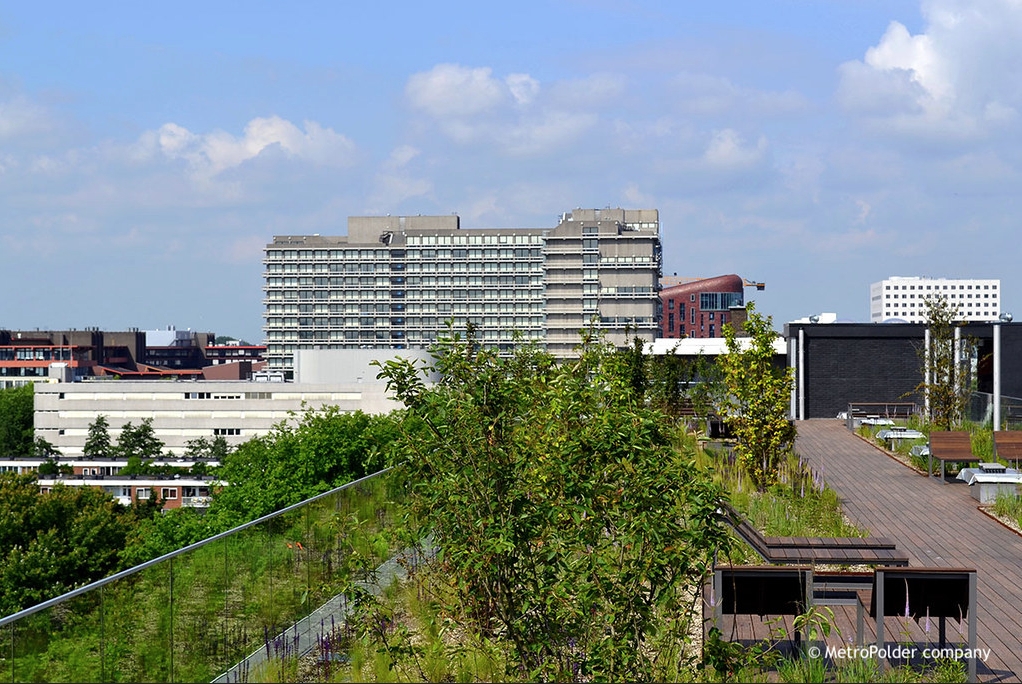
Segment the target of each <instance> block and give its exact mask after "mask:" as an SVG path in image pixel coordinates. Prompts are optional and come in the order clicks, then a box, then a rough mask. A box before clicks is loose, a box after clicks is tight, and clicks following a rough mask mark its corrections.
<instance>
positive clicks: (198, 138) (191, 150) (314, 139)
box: [136, 116, 355, 177]
mask: <svg viewBox="0 0 1022 684" xmlns="http://www.w3.org/2000/svg"><path fill="white" fill-rule="evenodd" d="M304 126H305V130H304V131H303V130H302V129H300V128H298V127H297V126H296V125H294V124H293V123H291V122H290V121H287V120H286V119H282V118H280V117H278V116H271V117H268V118H257V119H252V120H251V121H249V123H248V125H247V126H245V133H244V135H242V136H240V137H236V136H233V135H231V134H230V133H227V132H225V131H213V132H212V133H207V134H203V135H199V134H196V133H192V132H191V131H189V130H188V129H186V128H184V127H182V126H179V125H177V124H175V123H167V124H164V125H163V126H161V127H160V129H159V130H158V131H155V132H152V131H150V132H147V133H145V134H143V135H142V136H141V138H140V139H139V143H138V145H137V146H136V150H137V154H136V157H137V158H145V157H147V156H149V155H148V154H147V152H152V151H153V150H156V151H159V152H160V153H161V154H163V155H164V156H165V157H167V158H170V159H184V160H186V161H187V162H188V163H189V164H190V165H191V167H192V168H193V170H194V171H195V172H196V173H197V174H198V175H200V176H203V177H209V176H215V175H217V174H219V173H221V172H222V171H225V170H226V169H230V168H234V167H237V166H240V165H241V164H243V163H244V162H246V161H248V160H249V159H253V158H255V157H257V156H259V155H260V154H261V153H262V152H263V151H264V150H267V149H269V148H272V147H274V146H277V147H279V148H280V149H281V150H282V151H283V152H284V153H285V154H286V155H287V156H288V157H293V158H296V159H301V160H304V161H308V162H312V163H314V164H321V165H324V166H347V165H349V164H350V163H351V161H352V155H353V153H354V150H355V145H354V143H352V142H351V140H349V139H348V138H346V137H345V136H343V135H341V134H339V133H336V132H334V131H333V130H332V129H330V128H324V127H323V126H321V125H320V124H318V123H316V122H315V121H306V122H305V124H304Z"/></svg>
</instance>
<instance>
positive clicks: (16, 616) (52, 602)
mask: <svg viewBox="0 0 1022 684" xmlns="http://www.w3.org/2000/svg"><path fill="white" fill-rule="evenodd" d="M391 470H394V466H391V467H389V468H384V469H383V470H378V471H376V472H375V473H373V474H371V475H366V476H365V477H361V478H359V479H357V480H352V481H351V482H349V483H347V484H343V485H341V486H340V487H336V488H334V489H331V490H330V491H328V492H323V493H322V494H317V495H316V496H314V497H312V498H309V499H306V500H305V501H300V502H298V503H296V504H292V505H290V506H288V507H287V508H282V509H280V510H279V511H274V512H273V513H268V514H266V515H264V516H263V517H261V518H256V519H255V520H252V521H249V522H247V523H245V524H243V525H238V526H237V527H232V528H231V529H229V530H227V531H226V532H220V533H219V534H215V535H213V536H212V537H209V538H208V539H203V540H202V541H198V542H195V543H194V544H191V545H189V546H185V547H183V548H180V549H178V550H177V551H171V552H170V553H165V554H163V555H162V556H160V557H159V558H154V559H152V560H149V561H146V562H145V563H142V564H140V565H136V566H134V567H131V568H128V569H127V570H121V571H120V572H118V573H115V574H113V575H110V576H109V577H104V578H103V579H100V580H96V581H95V582H92V583H90V584H86V585H85V586H84V587H79V588H77V589H73V590H71V591H69V592H67V593H66V594H61V595H60V596H57V597H55V598H51V599H49V600H47V601H43V602H42V603H38V604H36V605H34V606H32V607H30V608H25V609H24V610H19V611H18V612H17V613H12V614H11V615H8V616H7V617H5V618H0V627H3V626H5V625H8V624H10V623H12V622H17V621H18V620H20V619H21V618H24V617H28V616H29V615H33V614H35V613H38V612H40V611H43V610H46V609H47V608H52V607H53V606H56V605H59V604H61V603H63V602H64V601H68V600H70V599H73V598H75V597H78V596H81V595H82V594H85V593H88V592H90V591H92V590H93V589H99V588H100V587H102V586H104V585H107V584H110V583H111V582H116V581H117V580H119V579H123V578H125V577H128V576H130V575H134V574H135V573H137V572H141V571H143V570H148V569H149V568H151V567H153V566H156V565H159V564H160V563H162V562H164V561H168V560H171V559H173V558H174V557H176V556H180V555H182V554H184V553H187V552H189V551H194V550H195V549H198V548H199V547H202V546H205V545H206V544H212V543H213V542H215V541H219V540H221V539H224V538H226V537H230V536H232V535H234V534H237V533H238V532H241V531H242V530H246V529H248V528H250V527H253V526H255V525H258V524H260V523H263V522H266V521H267V520H271V519H273V518H276V517H277V516H280V515H284V514H285V513H290V512H291V511H294V510H297V509H299V508H302V507H303V506H307V505H308V504H310V503H312V502H314V501H318V500H319V499H322V498H324V497H327V496H330V495H331V494H336V493H338V492H340V491H342V490H344V489H347V488H348V487H354V486H355V485H358V484H361V483H363V482H366V481H367V480H371V479H373V478H374V477H379V476H380V475H384V474H385V473H388V472H390V471H391Z"/></svg>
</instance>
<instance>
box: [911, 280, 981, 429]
mask: <svg viewBox="0 0 1022 684" xmlns="http://www.w3.org/2000/svg"><path fill="white" fill-rule="evenodd" d="M923 307H924V312H925V316H926V326H927V328H928V329H929V331H930V343H929V346H928V347H927V346H924V348H922V349H921V350H920V361H921V365H922V369H921V374H922V376H923V380H922V382H920V383H919V385H918V386H917V387H916V389H917V391H920V392H922V393H923V394H924V395H926V397H927V401H928V402H929V409H930V411H929V415H928V416H927V419H928V420H929V421H930V422H931V423H932V424H933V425H934V426H935V427H937V428H939V429H941V430H957V429H958V428H959V427H960V426H961V424H962V420H963V418H964V417H965V409H966V407H967V406H968V402H969V395H970V393H971V392H972V385H971V382H969V381H966V379H965V368H964V367H963V365H962V363H961V361H960V360H959V350H956V349H955V327H956V326H957V325H958V324H957V322H956V320H955V317H956V314H957V313H958V307H957V305H955V304H953V303H952V302H951V301H950V300H948V299H945V298H944V297H928V298H926V299H924V300H923ZM962 344H963V345H972V344H973V342H972V341H969V340H962Z"/></svg>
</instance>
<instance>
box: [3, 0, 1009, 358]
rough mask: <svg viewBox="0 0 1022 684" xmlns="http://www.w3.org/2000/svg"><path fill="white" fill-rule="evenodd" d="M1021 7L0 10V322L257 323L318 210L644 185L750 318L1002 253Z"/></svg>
mask: <svg viewBox="0 0 1022 684" xmlns="http://www.w3.org/2000/svg"><path fill="white" fill-rule="evenodd" d="M1020 36H1022V6H1018V5H1017V4H1015V3H1011V2H1008V1H1007V0H983V1H980V2H964V1H962V0H926V1H924V2H907V1H903V0H894V1H884V2H881V1H880V0H856V1H854V2H853V1H852V0H847V1H843V0H835V1H834V2H828V3H799V2H788V1H783V2H782V1H777V2H772V3H754V2H748V1H745V2H728V3H713V4H705V3H704V4H689V3H669V2H644V3H606V2H603V1H601V0H591V1H585V0H577V1H564V2H525V3H518V4H516V5H515V6H513V7H510V6H509V7H489V6H480V5H477V4H472V3H440V4H437V5H429V6H420V5H418V4H412V3H408V4H400V5H396V6H395V5H389V6H386V7H381V8H374V7H368V6H366V7H346V6H342V5H337V4H333V3H322V2H310V3H307V4H304V5H302V6H301V7H300V8H294V7H283V6H277V5H274V4H271V3H246V4H244V5H242V4H227V3H219V4H216V5H212V6H210V5H205V4H203V5H200V4H198V3H194V2H185V3H180V4H178V5H175V6H174V8H173V9H167V8H157V7H155V6H152V7H150V6H137V7H130V6H129V7H125V6H117V5H113V4H112V3H100V4H99V5H96V6H91V5H90V6H79V5H76V4H73V3H56V4H53V5H47V6H45V7H39V6H32V5H30V4H24V3H23V4H21V5H17V4H16V5H13V6H9V7H5V8H4V9H2V10H0V212H2V213H0V254H2V255H3V257H4V259H3V265H2V268H0V286H3V288H4V290H5V291H6V292H7V293H8V297H6V298H5V301H4V304H3V305H2V306H0V327H5V328H12V329H31V328H35V327H39V328H44V329H46V328H50V329H64V328H69V327H79V328H82V327H85V326H97V327H100V328H103V329H108V330H116V329H127V328H129V327H138V328H148V329H157V328H163V327H166V326H167V325H175V326H177V327H178V328H191V329H194V330H214V331H215V332H217V333H218V334H228V335H233V336H235V337H239V338H245V339H247V340H249V341H251V342H256V343H258V342H261V341H262V340H263V339H264V338H263V333H262V330H261V327H262V312H263V305H262V289H261V279H262V249H263V247H264V245H265V244H266V243H267V242H268V241H269V240H271V239H272V236H273V235H286V234H314V233H319V234H322V235H343V234H345V230H346V223H347V217H348V216H365V215H378V216H380V215H386V214H393V215H413V216H414V215H417V214H422V215H440V214H451V213H457V214H458V215H459V216H460V217H461V223H462V226H463V227H465V228H468V229H471V228H490V229H495V228H512V227H515V228H537V229H538V228H545V227H549V226H550V225H552V224H553V223H555V222H556V218H557V217H558V216H559V215H560V214H561V213H563V212H565V211H571V210H572V209H574V208H576V207H581V208H603V207H607V206H610V207H622V208H636V207H650V208H656V209H658V210H659V212H660V220H661V226H662V239H663V264H664V273H665V275H670V274H672V273H677V274H678V275H681V276H701V277H712V276H716V275H721V274H727V273H737V274H739V275H740V276H742V277H744V278H749V279H752V280H755V281H758V282H763V283H766V289H765V290H764V291H762V292H755V293H752V292H749V293H748V295H749V297H748V298H749V299H754V300H755V301H756V303H757V308H758V310H760V311H762V312H764V313H766V314H770V315H772V316H773V317H774V319H775V324H776V325H777V327H780V325H781V324H783V323H784V322H785V321H790V320H795V319H797V318H801V317H803V316H807V315H809V314H813V313H819V312H822V311H835V312H837V313H838V316H839V318H842V319H851V320H857V321H867V320H868V319H869V284H870V283H872V282H876V281H878V280H882V279H884V278H888V277H890V276H894V275H921V276H930V277H944V278H999V279H1001V281H1002V284H1003V305H1004V309H1005V310H1008V311H1012V310H1013V307H1014V308H1017V306H1016V302H1017V301H1019V296H1020V294H1022V283H1019V282H1018V281H1017V280H1016V279H1014V278H1013V269H1012V266H1013V261H1014V258H1015V255H1016V254H1017V251H1018V250H1017V247H1016V245H1015V242H1014V234H1015V223H1016V222H1017V219H1018V212H1019V208H1018V206H1017V201H1016V199H1015V195H1016V194H1017V189H1018V186H1019V183H1020V172H1022V147H1020V145H1019V131H1020V127H1019V111H1020V108H1022V87H1020V86H1022V82H1020V77H1019V76H1017V75H1016V74H1017V73H1019V70H1018V69H1015V68H1014V67H1015V64H1016V63H1017V62H1019V61H1020V60H1022V41H1020V40H1018V38H1019V37H1020Z"/></svg>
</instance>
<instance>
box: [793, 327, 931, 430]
mask: <svg viewBox="0 0 1022 684" xmlns="http://www.w3.org/2000/svg"><path fill="white" fill-rule="evenodd" d="M920 346H922V341H921V340H919V341H915V340H912V339H906V338H886V339H884V338H850V337H845V338H840V337H827V338H812V337H808V338H807V339H806V347H805V364H806V367H805V388H806V391H805V402H806V416H807V417H809V418H833V417H835V416H836V415H837V414H838V412H840V411H844V410H846V409H847V408H848V404H849V402H880V401H891V402H899V401H914V402H917V403H920V404H921V403H922V399H921V397H919V396H918V395H917V394H916V392H915V389H916V386H917V385H918V384H919V383H920V381H921V380H922V372H921V371H920V360H919V353H918V351H917V348H918V347H920Z"/></svg>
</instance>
